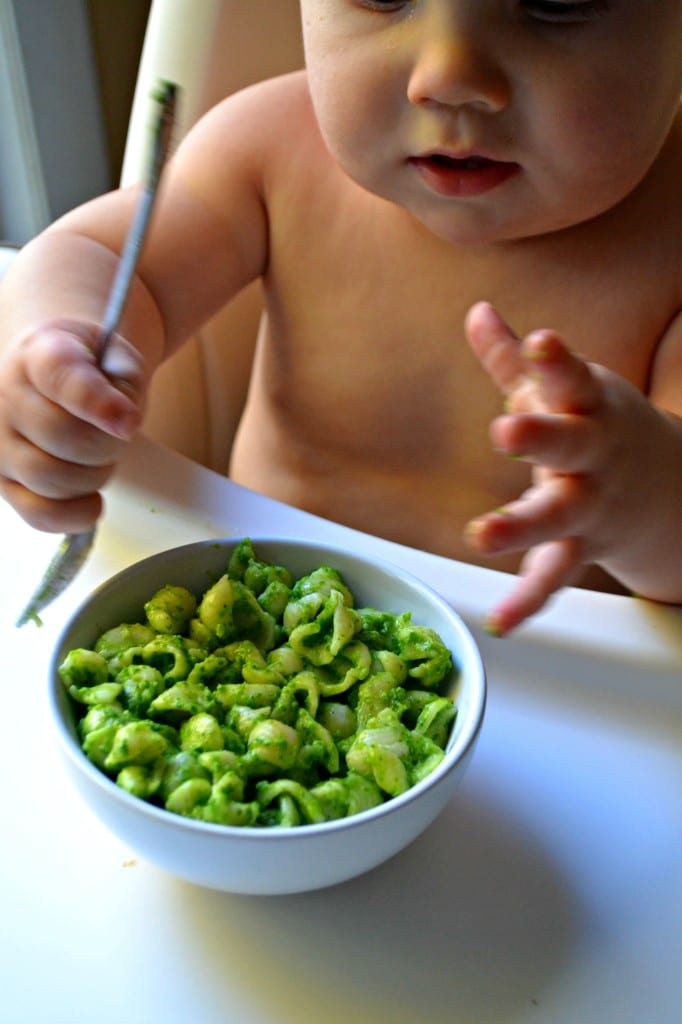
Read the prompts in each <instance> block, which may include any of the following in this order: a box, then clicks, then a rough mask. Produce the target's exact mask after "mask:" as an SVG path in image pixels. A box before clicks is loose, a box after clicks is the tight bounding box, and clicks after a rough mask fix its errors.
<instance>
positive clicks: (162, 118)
mask: <svg viewBox="0 0 682 1024" xmlns="http://www.w3.org/2000/svg"><path fill="white" fill-rule="evenodd" d="M153 98H154V99H155V100H156V101H157V102H158V103H159V104H160V107H159V111H158V114H157V115H156V119H155V122H154V138H153V145H152V147H151V150H150V154H149V163H148V166H147V172H146V177H145V184H144V189H143V191H142V194H141V196H140V198H139V200H138V203H137V206H136V208H135V213H134V215H133V220H132V223H131V226H130V229H129V231H128V235H127V237H126V240H125V244H124V247H123V253H122V255H121V260H120V262H119V264H118V268H117V270H116V275H115V277H114V283H113V285H112V288H111V292H110V293H109V298H108V301H107V308H106V311H105V314H104V322H103V325H102V343H101V345H100V349H99V353H98V355H97V362H98V365H99V366H100V367H101V366H102V364H103V362H104V357H105V355H106V351H107V348H108V346H109V342H110V341H111V339H112V337H113V335H114V334H115V333H116V330H117V328H118V325H119V323H120V320H121V316H122V315H123V310H124V309H125V304H126V301H127V299H128V293H129V291H130V285H131V282H132V279H133V275H134V273H135V268H136V267H137V263H138V260H139V258H140V253H141V251H142V245H143V243H144V240H145V237H146V234H147V228H148V226H149V220H150V217H151V213H152V207H153V206H154V200H155V199H156V193H157V191H158V186H159V181H160V179H161V171H162V169H163V166H164V164H165V162H166V158H167V156H168V152H169V149H170V142H171V136H172V131H173V124H174V119H175V104H176V99H177V87H176V86H175V85H174V84H173V83H172V82H161V83H160V84H159V87H158V88H157V89H156V90H155V91H154V94H153ZM95 532H96V528H95V527H94V526H93V528H92V529H91V530H88V531H86V532H85V533H73V534H67V535H66V536H65V537H64V538H63V540H62V542H61V544H60V545H59V547H58V548H57V551H56V552H55V554H54V556H53V558H52V560H51V561H50V564H49V565H48V567H47V569H46V571H45V574H44V576H43V578H42V580H41V581H40V584H39V585H38V587H37V589H36V590H35V592H34V594H33V596H32V597H31V599H30V600H29V602H28V604H27V605H26V607H25V608H24V610H23V611H22V613H21V615H20V616H19V618H18V619H17V622H16V625H17V627H19V626H23V625H24V624H25V623H27V622H29V621H31V620H32V621H33V622H36V623H38V624H39V623H40V618H39V613H40V612H41V611H42V610H43V609H44V608H46V607H47V605H49V604H51V603H52V601H54V600H55V598H56V597H58V596H59V594H61V593H62V591H63V590H65V589H66V587H68V585H69V584H70V583H71V581H72V580H73V578H74V576H75V575H76V573H77V572H78V571H79V569H80V568H81V566H82V565H83V563H84V562H85V560H86V558H87V557H88V554H89V553H90V549H91V548H92V545H93V543H94V540H95Z"/></svg>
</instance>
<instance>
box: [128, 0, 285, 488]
mask: <svg viewBox="0 0 682 1024" xmlns="http://www.w3.org/2000/svg"><path fill="white" fill-rule="evenodd" d="M302 65H303V50H302V44H301V35H300V20H299V7H298V0H153V3H152V7H151V11H150V15H149V21H148V25H147V30H146V34H145V41H144V47H143V51H142V57H141V60H140V69H139V73H138V79H137V84H136V90H135V99H134V102H133V109H132V113H131V118H130V127H129V131H128V139H127V143H126V151H125V157H124V162H123V171H122V178H121V181H122V184H130V183H132V182H134V181H137V180H138V179H139V177H140V176H141V172H142V166H143V160H144V153H145V147H146V141H147V139H148V123H149V94H150V91H151V89H152V88H153V86H154V84H155V83H156V82H157V81H158V80H159V79H160V78H165V79H169V80H171V81H173V82H177V84H178V85H179V86H180V88H181V90H182V92H181V103H180V110H179V117H178V128H177V132H176V135H177V138H178V139H179V138H180V137H181V136H182V135H183V134H185V132H186V131H187V130H188V129H189V128H190V127H191V125H192V124H194V122H195V121H196V120H197V119H198V118H199V117H200V116H201V115H202V114H203V113H205V111H206V110H208V109H209V108H210V107H211V106H213V105H214V104H215V103H216V102H218V100H220V99H222V98H223V97H224V96H227V95H229V94H230V93H232V92H235V91H237V90H238V89H240V88H243V87H244V86H246V85H249V84H251V83H252V82H256V81H260V80H262V79H264V78H269V77H272V76H274V75H278V74H283V73H284V72H287V71H292V70H295V69H296V68H299V67H302ZM261 308H262V307H261V298H260V285H259V284H258V283H255V284H254V285H251V286H250V287H249V288H247V289H245V291H244V292H242V293H241V294H240V295H239V296H237V297H236V298H235V299H234V300H233V301H232V302H230V303H229V305H228V306H227V307H226V308H225V309H224V310H222V311H221V312H220V313H219V314H218V315H217V316H216V317H215V318H214V319H213V320H211V321H210V322H209V323H208V324H206V325H205V327H204V328H203V329H202V331H201V332H200V333H199V334H198V335H197V336H196V337H195V338H192V339H191V340H190V341H189V342H188V343H187V344H186V345H185V346H184V347H183V348H182V349H181V350H180V351H179V352H178V353H177V354H176V355H175V356H173V357H172V359H170V360H169V361H168V362H167V363H166V364H165V365H164V366H162V367H161V369H160V370H159V371H158V373H157V375H156V377H155V380H154V383H153V385H152V391H151V395H150V402H149V408H148V412H147V415H146V418H145V424H144V430H145V433H146V434H147V435H148V436H149V437H152V438H153V439H155V440H157V441H161V442H163V443H164V444H166V445H168V446H169V447H171V448H174V449H175V450H176V451H179V452H182V454H184V455H187V456H188V457H189V458H191V459H193V460H195V461H197V462H200V463H202V464H203V465H205V466H209V467H210V468H211V469H215V470H217V471H218V472H220V473H227V471H228V465H229V455H230V448H231V445H232V439H233V437H234V433H235V430H236V428H237V425H238V422H239V418H240V416H241V412H242V406H243V402H242V401H241V398H240V397H239V396H241V395H242V394H243V393H244V382H245V381H246V380H248V376H249V374H250V371H251V363H252V358H253V352H254V347H255V343H256V337H257V333H258V323H259V321H260V315H261ZM235 334H236V335H237V336H238V337H239V338H240V339H243V341H242V344H241V345H240V346H239V348H238V351H239V352H240V356H239V357H238V358H235V356H234V352H235V350H236V347H235V346H230V349H229V351H231V352H232V353H233V354H232V355H231V356H230V359H229V364H228V361H227V359H226V356H225V352H226V351H227V348H226V346H225V345H223V344H221V339H222V338H225V337H227V336H235Z"/></svg>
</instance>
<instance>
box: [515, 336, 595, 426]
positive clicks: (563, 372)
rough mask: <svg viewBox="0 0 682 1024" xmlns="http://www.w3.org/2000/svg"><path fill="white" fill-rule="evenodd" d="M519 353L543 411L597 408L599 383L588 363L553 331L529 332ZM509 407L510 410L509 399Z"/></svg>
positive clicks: (576, 411) (571, 411) (591, 410)
mask: <svg viewBox="0 0 682 1024" xmlns="http://www.w3.org/2000/svg"><path fill="white" fill-rule="evenodd" d="M521 356H522V358H523V361H524V363H525V367H526V375H527V377H529V378H530V380H531V381H532V382H533V384H534V386H535V388H536V391H537V399H536V401H537V402H538V403H539V404H540V405H541V406H542V407H544V408H545V409H547V411H549V412H557V413H579V414H583V415H585V414H588V413H594V412H596V411H597V410H598V409H599V407H600V405H601V401H602V387H601V383H600V382H599V380H598V378H597V377H596V376H595V374H594V373H593V371H592V369H591V368H590V366H589V364H588V363H586V362H585V360H584V359H581V358H580V356H576V355H574V353H572V352H571V351H570V349H568V348H567V347H566V345H564V343H563V342H562V341H561V339H560V338H559V336H558V335H557V334H555V333H554V331H534V332H533V333H532V334H529V335H528V337H527V338H525V339H524V340H523V342H522V343H521ZM524 401H525V397H524ZM511 408H512V411H513V408H514V405H513V402H512V406H511Z"/></svg>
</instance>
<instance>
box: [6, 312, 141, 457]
mask: <svg viewBox="0 0 682 1024" xmlns="http://www.w3.org/2000/svg"><path fill="white" fill-rule="evenodd" d="M96 344H97V342H94V346H95V347H96ZM117 349H118V350H119V358H118V360H117V362H118V365H119V366H120V367H122V370H121V372H120V373H119V375H118V378H117V379H116V380H115V381H114V380H110V379H109V378H108V377H106V376H105V375H104V373H103V372H102V370H101V369H100V368H99V366H98V365H97V360H96V356H95V354H94V352H93V350H92V348H91V339H84V340H81V339H80V338H79V337H78V336H77V335H76V334H75V333H71V332H70V331H68V330H60V329H58V328H56V329H51V330H46V331H42V332H40V333H38V334H36V335H35V336H34V337H33V338H32V340H31V358H30V359H29V360H27V364H26V365H27V371H26V372H27V378H28V382H29V384H30V385H32V387H33V388H34V389H35V390H36V391H37V392H38V393H39V394H40V395H42V396H43V397H44V398H46V399H48V400H49V401H51V402H53V403H54V404H55V405H56V406H58V407H60V408H61V409H64V410H65V411H66V412H67V413H70V414H71V415H73V416H75V417H77V418H78V419H79V420H81V421H83V422H84V423H87V424H90V425H91V426H93V427H96V428H97V429H98V430H102V431H104V432H105V433H107V434H110V435H111V436H113V437H116V438H120V439H121V440H129V439H130V438H131V437H132V435H133V433H134V431H135V429H136V428H137V426H138V425H139V423H140V419H141V413H142V411H141V409H140V405H139V395H141V394H142V391H143V372H142V366H141V364H140V361H139V358H136V353H135V354H134V353H133V350H132V349H131V348H129V347H128V346H126V344H125V343H124V342H123V341H122V340H120V341H117Z"/></svg>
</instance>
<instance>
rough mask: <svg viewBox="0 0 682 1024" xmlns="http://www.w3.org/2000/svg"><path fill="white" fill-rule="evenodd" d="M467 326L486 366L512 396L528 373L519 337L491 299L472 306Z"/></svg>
mask: <svg viewBox="0 0 682 1024" xmlns="http://www.w3.org/2000/svg"><path fill="white" fill-rule="evenodd" d="M465 328H466V334H467V339H468V341H469V345H470V346H471V349H472V351H473V353H474V355H475V356H476V357H477V359H478V361H479V362H480V364H481V366H482V367H483V369H484V370H485V371H486V373H488V374H489V375H490V377H491V379H492V380H493V382H494V383H495V384H496V385H497V387H498V388H499V389H500V391H501V392H502V393H503V394H504V395H510V394H511V393H512V392H513V391H514V389H515V388H516V387H518V385H519V383H520V382H521V381H522V380H523V377H524V375H525V373H526V372H527V367H526V365H525V361H524V359H523V357H522V355H521V346H520V342H519V339H518V338H517V336H516V335H515V334H514V332H513V331H512V330H511V328H510V327H509V326H508V325H507V324H506V323H505V322H504V320H503V319H502V317H501V316H500V315H499V313H498V312H497V311H496V310H495V309H494V308H493V307H492V306H491V305H490V303H489V302H478V303H476V305H475V306H472V308H471V309H470V310H469V313H468V314H467V317H466V321H465Z"/></svg>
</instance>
